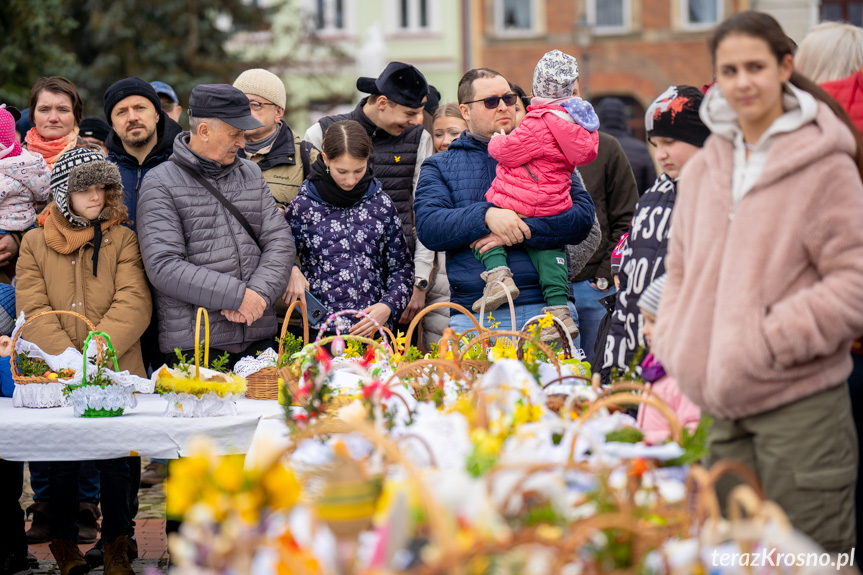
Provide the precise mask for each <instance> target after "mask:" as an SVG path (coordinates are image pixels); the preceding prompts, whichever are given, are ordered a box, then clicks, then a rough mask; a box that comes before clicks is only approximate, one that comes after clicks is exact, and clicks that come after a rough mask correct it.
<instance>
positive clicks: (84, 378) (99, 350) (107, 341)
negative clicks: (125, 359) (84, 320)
mask: <svg viewBox="0 0 863 575" xmlns="http://www.w3.org/2000/svg"><path fill="white" fill-rule="evenodd" d="M93 337H97V338H101V339H102V340H103V341H104V342H105V345H106V346H107V348H108V349H109V350H111V351H113V352H114V371H120V366H119V365H118V364H117V352H116V350H115V349H114V346H113V344H111V336H109V335H108V334H107V333H105V332H103V331H91V332H90V333H89V334H87V339H85V340H84V347H83V349H82V352H81V353H82V354H83V355H84V368H83V371H82V372H81V385H87V348H88V347H90V341H91V340H92V339H93ZM104 361H105V354H104V352H103V351H102V346H101V345H99V344H98V343H97V344H96V364H97V365H100V364H101V363H102V362H104Z"/></svg>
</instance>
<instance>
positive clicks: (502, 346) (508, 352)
mask: <svg viewBox="0 0 863 575" xmlns="http://www.w3.org/2000/svg"><path fill="white" fill-rule="evenodd" d="M490 351H491V358H492V360H494V361H497V360H499V359H516V355H517V350H516V348H515V346H514V345H513V344H512V340H511V339H509V338H508V337H499V338H497V341H496V342H495V344H494V346H493V347H492V348H491V350H490Z"/></svg>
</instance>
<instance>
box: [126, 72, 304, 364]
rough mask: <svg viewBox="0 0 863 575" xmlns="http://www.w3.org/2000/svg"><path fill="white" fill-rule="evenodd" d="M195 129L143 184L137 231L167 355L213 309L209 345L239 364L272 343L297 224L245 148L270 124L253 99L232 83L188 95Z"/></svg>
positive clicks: (184, 344)
mask: <svg viewBox="0 0 863 575" xmlns="http://www.w3.org/2000/svg"><path fill="white" fill-rule="evenodd" d="M188 112H189V124H190V132H184V133H182V134H180V135H179V136H178V137H177V139H176V140H174V153H173V155H172V156H171V158H170V160H169V161H167V162H164V163H163V164H162V165H160V166H158V167H156V168H154V169H153V170H152V171H150V173H149V174H148V175H147V178H146V179H145V180H144V182H143V183H142V185H141V193H140V198H139V200H138V240H139V243H140V246H141V257H142V259H143V260H144V267H145V269H146V270H147V275H148V277H149V278H150V281H152V283H153V287H154V288H155V294H156V302H157V305H158V310H159V313H158V316H159V349H160V351H161V352H162V353H164V354H172V353H173V350H174V349H175V348H176V349H180V350H191V349H193V348H194V347H195V333H194V329H193V326H194V323H195V313H196V310H197V308H198V307H201V306H203V307H205V308H207V309H208V310H209V315H210V346H211V347H212V348H214V349H217V350H222V351H227V352H229V353H231V354H232V356H231V363H233V362H235V361H236V360H238V359H240V358H241V357H243V356H245V355H254V353H255V351H259V350H263V349H266V348H267V347H269V346H270V345H271V342H272V338H273V336H274V335H275V334H276V331H277V326H276V315H275V312H274V310H273V303H274V302H275V301H276V300H277V299H278V298H280V297H281V295H282V294H283V293H285V288H286V287H287V285H288V276H289V273H290V270H291V267H292V266H293V263H294V259H295V256H296V250H295V248H294V240H293V236H292V235H291V230H290V228H289V227H288V224H287V223H286V222H285V220H284V218H283V217H282V216H281V214H280V213H279V210H278V208H276V202H275V200H274V199H273V195H272V194H271V193H270V189H269V187H268V186H267V183H266V181H264V178H263V176H262V175H261V170H260V168H258V166H257V165H255V164H254V162H250V161H249V160H245V159H242V158H240V157H238V156H237V151H238V150H240V149H241V148H243V146H244V145H245V138H244V133H245V130H247V129H254V128H259V127H261V123H260V122H258V121H257V120H255V119H254V118H253V117H252V116H251V112H250V110H249V99H248V98H246V96H245V94H243V92H241V91H240V90H238V89H236V88H234V87H233V86H229V85H227V84H209V85H199V86H196V87H195V88H194V89H193V90H192V94H191V96H190V97H189V109H188Z"/></svg>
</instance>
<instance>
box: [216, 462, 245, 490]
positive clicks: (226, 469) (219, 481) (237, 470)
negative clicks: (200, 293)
mask: <svg viewBox="0 0 863 575" xmlns="http://www.w3.org/2000/svg"><path fill="white" fill-rule="evenodd" d="M244 479H245V477H244V473H243V456H242V455H240V456H237V455H226V456H225V457H222V458H221V460H220V461H219V463H218V464H217V465H216V468H215V469H214V470H213V482H214V483H215V484H216V486H217V487H218V488H219V489H221V490H222V491H228V492H230V493H236V492H238V491H240V489H241V488H242V487H243V480H244Z"/></svg>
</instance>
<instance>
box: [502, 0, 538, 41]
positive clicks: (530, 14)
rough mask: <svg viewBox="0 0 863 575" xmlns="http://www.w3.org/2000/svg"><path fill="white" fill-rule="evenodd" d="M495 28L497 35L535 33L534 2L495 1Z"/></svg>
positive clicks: (530, 0) (526, 0)
mask: <svg viewBox="0 0 863 575" xmlns="http://www.w3.org/2000/svg"><path fill="white" fill-rule="evenodd" d="M495 26H496V28H497V31H498V33H499V34H527V33H534V32H536V29H537V17H536V2H535V1H534V0H495Z"/></svg>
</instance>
